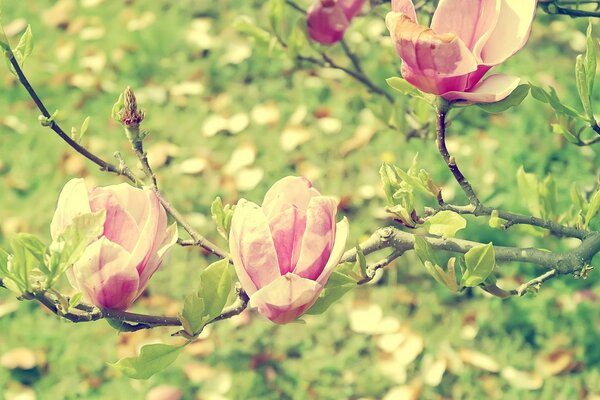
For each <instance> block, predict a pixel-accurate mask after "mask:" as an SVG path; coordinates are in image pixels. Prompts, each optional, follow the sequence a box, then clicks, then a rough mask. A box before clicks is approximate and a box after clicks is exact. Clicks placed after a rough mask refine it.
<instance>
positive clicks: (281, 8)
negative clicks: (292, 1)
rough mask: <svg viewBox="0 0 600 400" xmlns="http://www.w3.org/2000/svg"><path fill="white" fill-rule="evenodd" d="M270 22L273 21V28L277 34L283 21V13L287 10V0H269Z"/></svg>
mask: <svg viewBox="0 0 600 400" xmlns="http://www.w3.org/2000/svg"><path fill="white" fill-rule="evenodd" d="M268 10H269V11H268V14H269V22H270V23H271V29H273V32H275V34H277V32H278V30H279V25H281V23H282V21H283V15H284V12H285V0H269V4H268Z"/></svg>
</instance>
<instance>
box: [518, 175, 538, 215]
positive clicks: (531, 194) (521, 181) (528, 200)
mask: <svg viewBox="0 0 600 400" xmlns="http://www.w3.org/2000/svg"><path fill="white" fill-rule="evenodd" d="M517 186H518V188H519V193H520V194H521V199H522V200H523V201H524V202H525V204H526V205H527V209H528V210H529V211H530V212H531V214H532V215H533V216H534V217H540V216H541V212H540V198H539V193H538V179H537V177H536V176H535V175H534V174H528V173H526V172H525V170H524V169H523V166H521V167H520V168H519V170H518V171H517Z"/></svg>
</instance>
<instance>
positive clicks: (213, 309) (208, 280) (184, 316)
mask: <svg viewBox="0 0 600 400" xmlns="http://www.w3.org/2000/svg"><path fill="white" fill-rule="evenodd" d="M231 287H232V283H231V273H230V272H229V260H228V259H222V260H219V261H217V262H214V263H212V264H211V265H209V266H208V267H206V269H205V270H204V271H202V273H201V274H200V286H199V289H198V291H197V292H196V293H194V294H192V295H190V296H188V297H187V298H186V300H185V303H184V306H183V310H182V312H181V314H180V318H181V321H182V323H183V327H184V329H185V331H186V332H187V333H188V334H190V336H193V335H196V334H198V333H199V332H200V331H201V330H202V328H203V327H204V326H205V325H206V324H207V323H208V322H210V321H211V320H213V319H214V318H215V317H217V316H218V315H219V314H220V313H221V311H223V308H224V307H225V304H226V303H227V299H228V298H229V294H230V293H231Z"/></svg>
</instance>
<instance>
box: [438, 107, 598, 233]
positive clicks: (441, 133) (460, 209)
mask: <svg viewBox="0 0 600 400" xmlns="http://www.w3.org/2000/svg"><path fill="white" fill-rule="evenodd" d="M440 102H441V104H440V105H439V106H438V110H437V118H436V121H437V125H436V143H437V147H438V151H439V153H440V154H441V155H442V158H443V159H444V161H445V162H446V165H447V166H448V169H449V170H450V172H451V173H452V175H453V176H454V179H455V180H456V181H457V182H458V184H459V185H460V187H461V188H462V190H463V192H464V193H465V195H466V196H467V198H468V200H469V203H470V204H469V205H468V206H453V205H450V204H447V203H445V202H444V199H443V196H442V193H441V192H440V193H438V196H437V201H438V203H439V205H440V208H439V209H438V210H436V212H439V211H442V210H451V211H454V212H456V213H459V214H471V215H474V216H482V215H486V216H489V215H492V213H494V212H497V213H498V217H500V218H502V219H505V220H507V221H508V223H507V225H506V228H508V227H510V226H512V225H533V226H538V227H541V228H545V229H548V230H549V231H550V232H552V233H553V234H555V235H556V236H566V237H575V238H578V239H583V238H585V237H586V236H587V235H588V234H589V232H588V231H585V230H580V229H577V228H572V227H568V226H564V225H561V224H558V223H556V222H554V221H552V220H546V219H542V218H537V217H532V216H527V215H520V214H516V213H512V212H508V211H502V210H497V209H495V208H492V207H485V206H484V205H483V204H482V203H481V201H480V200H479V198H478V197H477V194H476V193H475V190H474V189H473V187H472V186H471V184H470V183H469V181H468V180H467V178H466V177H465V176H464V175H463V173H462V172H461V170H460V169H459V167H458V165H457V164H456V159H455V158H454V157H453V156H452V155H450V153H449V152H448V148H447V147H446V116H447V112H448V110H449V105H448V103H446V102H445V101H443V100H441V101H440Z"/></svg>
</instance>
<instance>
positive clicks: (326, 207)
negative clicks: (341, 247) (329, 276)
mask: <svg viewBox="0 0 600 400" xmlns="http://www.w3.org/2000/svg"><path fill="white" fill-rule="evenodd" d="M336 210H337V201H336V200H335V199H333V198H331V197H326V196H319V197H314V198H312V199H311V200H310V204H309V206H308V210H307V212H306V229H305V231H304V236H303V237H302V245H301V248H300V257H299V258H298V264H296V267H295V268H294V273H295V274H296V275H298V276H301V277H303V278H307V279H312V280H316V279H317V278H318V277H319V275H321V272H322V271H323V268H324V267H325V265H326V264H327V260H328V259H329V256H330V254H331V248H332V247H333V240H334V238H335V214H336Z"/></svg>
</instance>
